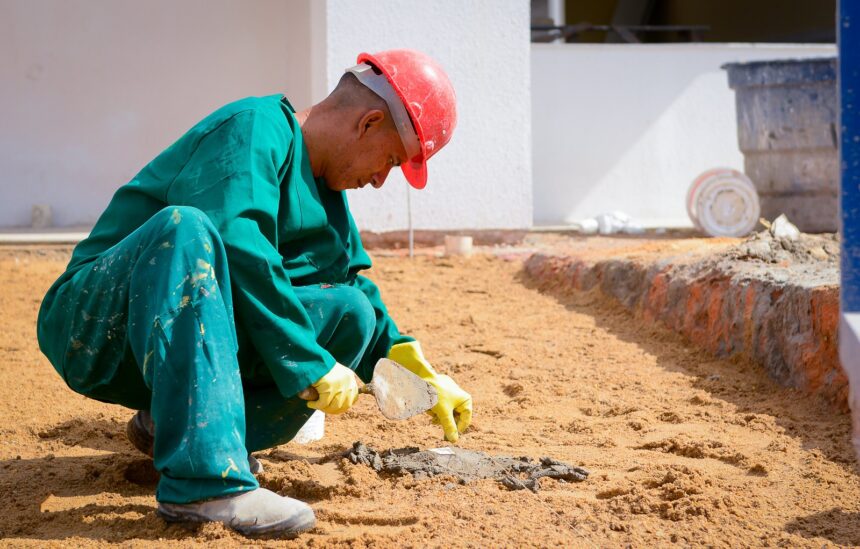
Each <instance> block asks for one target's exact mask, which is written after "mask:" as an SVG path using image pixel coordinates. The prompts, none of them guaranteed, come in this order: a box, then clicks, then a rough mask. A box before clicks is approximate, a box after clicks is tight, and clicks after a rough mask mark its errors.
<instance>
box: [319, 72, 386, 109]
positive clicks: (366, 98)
mask: <svg viewBox="0 0 860 549" xmlns="http://www.w3.org/2000/svg"><path fill="white" fill-rule="evenodd" d="M330 96H331V98H332V99H334V102H335V105H337V106H339V107H367V108H370V109H379V110H381V111H384V112H386V113H388V105H387V104H386V103H385V100H384V99H382V98H381V97H379V96H378V95H376V93H374V92H373V90H371V89H370V88H368V87H367V86H365V85H364V84H362V83H361V82H359V81H358V78H356V76H355V75H354V74H352V73H351V72H345V73H343V76H341V77H340V80H339V81H338V83H337V86H335V88H334V90H333V91H332V92H331V95H330Z"/></svg>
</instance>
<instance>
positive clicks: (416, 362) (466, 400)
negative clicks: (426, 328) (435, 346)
mask: <svg viewBox="0 0 860 549" xmlns="http://www.w3.org/2000/svg"><path fill="white" fill-rule="evenodd" d="M388 358H390V359H391V360H393V361H394V362H397V363H398V364H400V365H402V366H403V367H404V368H406V369H407V370H409V371H410V372H412V373H413V374H415V375H417V376H418V377H420V378H421V379H423V380H424V381H426V382H427V383H429V384H430V385H432V386H433V387H434V388H435V389H436V392H437V393H438V394H439V402H437V403H436V406H433V408H431V409H430V414H431V415H432V416H434V417H435V418H436V421H437V422H438V423H439V424H440V425H441V426H442V430H443V431H445V438H446V439H448V440H449V441H451V442H457V440H458V439H459V438H460V433H462V432H463V431H465V430H466V428H467V427H468V426H469V424H470V423H472V396H471V395H470V394H469V393H467V392H466V391H464V390H463V389H461V388H460V386H459V385H457V384H456V383H455V382H454V380H453V379H451V378H450V377H448V376H446V375H441V374H437V373H436V371H435V370H434V369H433V367H432V366H430V363H429V362H427V359H425V358H424V353H422V352H421V345H420V344H419V343H418V342H417V341H410V342H408V343H399V344H397V345H395V346H393V347H392V348H391V350H390V351H388ZM455 417H456V419H455Z"/></svg>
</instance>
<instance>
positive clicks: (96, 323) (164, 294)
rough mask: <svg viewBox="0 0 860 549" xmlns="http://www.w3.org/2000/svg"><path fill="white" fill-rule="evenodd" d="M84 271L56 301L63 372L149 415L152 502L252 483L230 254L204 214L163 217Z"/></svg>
mask: <svg viewBox="0 0 860 549" xmlns="http://www.w3.org/2000/svg"><path fill="white" fill-rule="evenodd" d="M85 269H86V270H85V271H82V272H80V273H78V275H76V276H75V277H74V278H73V279H72V280H71V281H70V282H69V283H70V284H72V288H71V289H70V290H68V291H65V292H64V293H63V296H64V297H62V299H61V301H62V302H61V303H54V305H53V307H61V308H62V310H63V311H64V313H65V314H67V315H68V316H69V318H70V319H71V320H70V322H69V324H68V326H67V332H66V333H67V335H68V342H69V344H68V351H67V352H66V359H65V361H64V363H63V368H62V369H63V372H62V373H63V374H64V377H65V378H66V380H67V382H68V383H69V385H70V386H71V387H72V388H73V389H75V390H77V391H78V392H81V393H83V394H85V395H88V396H92V397H93V398H98V399H100V400H106V401H109V402H114V403H117V404H123V405H126V406H129V407H135V408H145V407H149V408H150V410H151V412H152V416H153V420H154V422H155V448H154V463H155V467H156V469H158V470H159V471H160V472H161V479H160V481H159V484H158V490H157V494H156V496H157V499H158V500H159V501H163V502H170V503H187V502H191V501H198V500H202V499H208V498H212V497H218V496H222V495H226V494H230V493H234V492H238V491H242V490H249V489H253V488H256V487H257V486H258V484H257V482H256V480H255V479H254V477H253V475H251V473H250V471H249V470H248V462H247V459H246V458H247V450H246V449H245V445H244V442H245V440H244V439H245V418H244V400H243V392H242V381H241V376H240V373H239V365H238V361H237V359H236V348H237V346H236V333H235V325H234V323H233V312H232V301H231V297H230V279H229V273H228V266H227V258H226V254H225V251H224V246H223V244H222V242H221V239H220V237H219V235H218V233H217V231H216V230H215V228H214V227H213V226H212V224H211V222H210V221H209V219H208V217H206V215H205V214H204V213H203V212H201V211H199V210H197V209H194V208H188V207H175V208H168V209H165V210H162V211H161V212H159V213H158V214H156V215H155V216H153V217H152V218H151V219H150V220H149V221H147V222H146V223H145V224H144V225H142V226H141V227H140V228H139V229H138V230H137V231H135V232H134V233H132V234H131V235H129V236H128V237H127V238H126V239H124V240H123V241H121V242H120V243H119V244H117V245H116V246H114V247H113V248H111V249H109V250H108V251H107V252H105V253H104V254H103V255H102V256H101V257H100V258H99V259H98V260H96V261H95V262H94V263H93V264H91V265H89V266H87V267H86V268H85ZM76 294H77V295H78V299H77V301H73V300H74V299H75V295H76Z"/></svg>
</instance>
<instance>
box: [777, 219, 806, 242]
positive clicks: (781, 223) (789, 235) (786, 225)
mask: <svg viewBox="0 0 860 549" xmlns="http://www.w3.org/2000/svg"><path fill="white" fill-rule="evenodd" d="M770 234H771V235H773V237H774V238H776V239H778V240H792V241H794V240H797V239H798V238H800V230H798V228H797V227H795V226H794V225H793V224H792V223H791V221H789V220H788V218H787V217H786V216H785V214H782V215H780V216H779V217H777V218H776V219H774V220H773V223H772V224H771V226H770Z"/></svg>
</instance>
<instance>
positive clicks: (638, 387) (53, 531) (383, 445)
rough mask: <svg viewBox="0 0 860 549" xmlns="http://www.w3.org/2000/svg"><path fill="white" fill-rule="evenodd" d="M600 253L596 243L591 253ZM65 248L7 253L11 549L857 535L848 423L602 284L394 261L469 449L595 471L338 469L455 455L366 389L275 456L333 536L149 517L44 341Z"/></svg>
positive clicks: (98, 423) (0, 272) (102, 428)
mask: <svg viewBox="0 0 860 549" xmlns="http://www.w3.org/2000/svg"><path fill="white" fill-rule="evenodd" d="M595 253H599V252H595ZM67 259H68V249H63V248H56V249H46V248H42V249H35V248H32V249H30V248H23V247H18V248H4V249H0V281H2V284H0V311H2V312H3V318H4V321H3V324H2V330H0V359H2V360H0V394H2V399H0V420H2V421H0V501H2V508H3V513H2V514H0V538H3V539H2V545H4V546H28V547H51V546H55V547H58V546H71V547H91V546H104V545H111V544H115V545H122V546H123V547H155V546H158V547H180V546H181V547H189V546H207V547H210V546H211V547H229V546H235V545H238V544H247V545H263V546H276V545H277V546H279V547H281V546H287V547H292V546H295V547H298V546H308V547H338V546H343V547H409V546H415V547H419V546H420V547H425V546H430V547H450V546H472V547H499V546H508V547H523V546H542V547H562V546H563V547H598V546H599V547H624V546H627V545H630V546H632V547H657V546H662V547H665V546H669V545H672V544H677V545H678V546H702V545H710V546H717V547H742V546H771V547H773V546H781V547H816V548H819V547H822V546H834V545H846V546H850V545H855V544H860V483H858V477H857V473H856V469H855V464H854V456H853V452H852V449H851V447H850V444H849V440H848V433H849V429H850V425H849V424H850V422H849V418H848V416H847V415H845V414H840V413H838V412H836V411H835V410H834V409H833V408H832V407H830V406H829V405H828V404H827V403H825V402H823V401H822V400H820V399H819V398H817V397H805V396H802V395H801V394H800V393H798V392H796V391H793V390H791V389H786V388H782V387H780V386H778V385H777V384H776V383H774V382H772V381H771V380H770V379H769V378H768V377H767V375H766V374H765V373H764V370H763V369H761V368H759V367H756V366H753V365H751V364H748V363H746V362H743V361H741V360H733V361H729V360H718V359H715V358H713V357H712V356H711V355H708V354H707V353H705V352H703V351H699V350H696V349H695V348H693V347H691V346H689V345H687V344H686V343H685V342H684V341H683V340H682V339H681V337H680V336H677V335H675V334H674V333H670V332H668V331H667V330H665V329H662V328H658V327H656V326H654V325H647V324H646V323H645V322H643V321H642V320H641V319H639V320H637V319H636V318H634V317H633V316H631V315H630V314H629V313H628V312H627V311H625V310H624V309H623V308H622V307H621V306H619V305H613V304H612V303H611V302H609V301H604V299H603V298H601V297H600V296H599V294H598V293H596V292H592V293H586V294H576V295H567V294H565V293H564V292H562V291H560V290H559V291H553V292H551V293H540V292H538V291H537V290H536V289H535V288H533V287H532V285H531V283H530V282H529V281H528V278H527V277H526V276H524V275H523V273H522V264H521V262H520V261H519V260H504V259H499V258H492V257H486V256H475V257H472V258H468V259H466V258H435V257H417V258H415V259H414V260H409V259H407V258H402V257H381V258H378V259H377V262H376V267H375V268H374V270H373V271H372V272H371V273H370V275H371V276H372V277H373V278H374V279H375V280H376V281H377V282H378V284H379V285H380V286H381V288H382V290H383V295H384V296H385V298H386V302H387V303H388V305H389V308H390V310H391V312H392V315H393V316H394V317H395V318H396V319H398V321H399V324H400V327H401V329H402V330H403V331H405V332H407V333H410V334H413V335H414V336H416V337H417V338H418V339H419V341H421V342H422V344H423V347H424V351H425V354H426V355H427V357H428V359H429V360H430V361H431V362H432V363H433V364H434V365H435V366H436V368H437V369H438V370H440V371H441V372H444V373H448V374H450V375H452V376H453V377H454V378H455V379H456V380H457V381H458V382H459V383H460V384H461V385H462V386H463V387H464V388H466V389H467V390H469V391H470V392H471V393H472V395H473V396H474V401H475V416H474V423H473V427H472V428H471V429H470V431H469V432H467V433H466V434H465V435H464V436H462V437H461V440H460V443H459V447H461V448H463V449H466V450H473V451H480V452H486V453H488V454H491V455H504V456H513V457H520V456H523V457H527V458H529V459H532V460H535V461H537V460H539V459H540V458H541V457H549V458H552V459H555V460H559V461H561V462H564V463H566V464H570V465H572V466H579V467H583V468H584V469H586V470H587V471H589V472H590V474H589V475H588V477H587V478H586V479H585V480H582V481H576V482H567V481H563V480H558V479H553V478H548V477H547V478H539V479H538V480H537V482H538V483H539V486H538V487H539V489H538V490H537V492H532V491H531V490H510V489H508V488H507V487H505V486H504V484H503V483H500V482H498V481H497V480H494V479H491V478H488V479H476V480H471V481H469V482H467V483H465V484H461V483H459V482H457V481H456V479H454V478H452V477H446V476H445V475H438V476H428V477H427V478H414V477H413V476H412V475H411V474H396V473H391V472H385V471H380V472H377V471H375V470H374V469H373V468H372V467H368V466H367V465H363V464H355V463H352V462H350V461H349V460H348V459H346V458H344V457H343V456H344V453H345V452H347V451H349V450H350V449H351V448H352V445H353V443H354V442H355V441H359V440H360V441H362V442H363V443H365V444H366V445H368V446H369V447H371V448H373V449H375V450H379V451H384V450H386V449H389V448H403V447H417V448H420V449H422V450H427V449H430V448H437V447H440V446H445V445H446V444H445V443H444V441H442V440H441V430H440V429H439V427H438V426H435V425H433V424H432V423H431V422H430V419H429V418H428V417H427V416H426V415H423V414H422V415H420V416H418V417H415V418H412V419H410V420H407V421H401V422H393V421H388V420H385V419H384V418H383V417H382V416H381V414H380V413H379V411H378V409H377V408H376V406H375V404H374V403H373V399H371V398H366V397H363V398H361V399H359V402H358V404H357V405H356V406H355V407H354V408H353V409H352V410H350V411H349V412H348V413H347V414H345V415H344V416H340V417H336V418H329V419H328V420H327V422H326V436H325V438H324V439H322V440H321V441H319V442H315V443H312V444H310V445H307V446H301V445H297V444H287V445H284V446H280V447H278V448H275V449H272V450H269V451H265V452H261V453H259V454H257V457H258V458H259V459H260V461H261V462H262V463H263V465H264V466H265V468H266V472H265V473H264V474H263V475H262V476H261V477H260V480H261V483H262V485H263V486H265V487H267V488H269V489H272V490H275V491H277V492H279V493H281V494H285V495H289V496H293V497H297V498H302V499H304V500H305V501H307V502H309V503H310V504H311V505H312V506H313V508H314V510H315V511H316V513H317V517H318V526H317V528H316V529H315V530H314V531H312V532H310V533H308V534H306V535H304V536H302V537H301V538H299V539H298V540H295V541H291V542H286V543H284V542H275V541H271V540H246V539H244V538H242V537H241V536H239V535H238V534H235V533H233V532H232V531H230V530H229V529H227V528H225V527H223V526H221V525H216V524H208V525H204V526H197V527H183V526H178V525H170V526H169V525H167V524H166V523H164V522H163V521H162V520H161V519H159V518H158V517H157V516H156V514H155V512H154V511H155V499H154V497H153V490H154V484H153V483H154V480H155V479H154V475H153V471H152V470H151V466H150V465H149V462H148V461H147V460H146V459H145V458H144V457H143V456H142V455H140V454H138V453H137V452H136V451H135V450H134V449H133V448H132V447H131V446H130V444H129V443H128V441H127V440H126V439H125V435H124V429H125V422H126V421H127V420H128V419H129V418H130V417H131V415H132V412H131V411H129V410H126V409H123V408H121V407H117V406H112V405H108V404H103V403H99V402H96V401H92V400H88V399H86V398H84V397H81V396H78V395H76V394H74V393H72V392H71V391H70V390H69V389H67V388H66V387H65V385H64V384H63V382H62V380H61V379H60V377H59V376H58V375H57V374H56V373H55V372H54V370H53V369H52V368H51V366H50V365H49V364H48V362H47V361H46V359H45V358H44V357H42V356H41V354H40V353H39V350H38V346H37V344H36V341H35V318H36V312H37V309H38V306H39V303H40V300H41V298H42V295H43V293H44V291H45V290H46V289H47V287H48V286H49V285H50V284H51V283H52V282H53V280H54V279H55V277H56V276H57V275H58V274H59V273H60V272H61V271H62V270H63V268H64V266H65V262H66V261H67Z"/></svg>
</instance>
